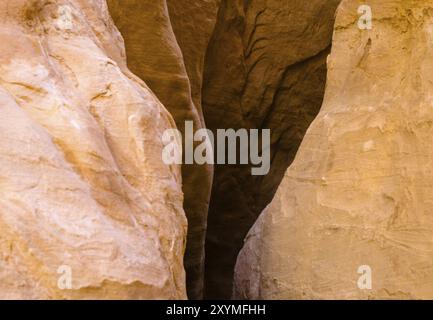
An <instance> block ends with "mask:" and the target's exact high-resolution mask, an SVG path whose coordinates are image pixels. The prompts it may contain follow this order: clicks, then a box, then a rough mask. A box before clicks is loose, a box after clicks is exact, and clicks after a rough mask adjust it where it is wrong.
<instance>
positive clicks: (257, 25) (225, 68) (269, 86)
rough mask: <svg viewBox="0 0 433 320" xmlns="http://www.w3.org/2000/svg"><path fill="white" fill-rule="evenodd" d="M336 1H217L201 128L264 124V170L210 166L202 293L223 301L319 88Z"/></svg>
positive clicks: (321, 91)
mask: <svg viewBox="0 0 433 320" xmlns="http://www.w3.org/2000/svg"><path fill="white" fill-rule="evenodd" d="M338 3H339V1H338V0H334V1H325V0H314V1H309V2H305V1H288V2H287V1H277V0H267V1H265V0H253V1H240V0H237V1H229V0H223V1H222V2H221V6H220V9H219V14H218V21H217V24H216V28H215V31H214V34H213V36H212V40H211V42H210V45H209V48H208V53H207V58H206V64H205V76H204V81H205V82H204V86H203V110H204V115H205V119H206V123H207V126H208V127H209V128H210V129H212V130H216V129H218V128H235V129H238V128H258V129H271V160H272V162H271V170H270V172H269V174H268V175H266V176H256V177H253V176H251V168H250V167H249V166H227V165H226V166H216V172H215V178H214V187H213V192H212V197H211V204H210V210H209V220H208V233H207V242H206V257H207V258H206V280H205V282H206V297H208V298H229V297H230V295H231V291H232V278H233V269H234V265H235V261H236V257H237V254H238V252H239V250H240V249H241V247H242V244H243V239H244V237H245V235H246V233H247V232H248V230H249V228H250V227H251V226H252V225H253V224H254V222H255V221H256V219H257V217H258V215H259V214H260V212H261V211H262V210H263V208H264V207H265V206H266V205H267V204H268V203H269V202H270V201H271V199H272V197H273V195H274V193H275V191H276V188H277V187H278V185H279V183H280V181H281V179H282V177H283V174H284V172H285V170H286V169H287V167H288V165H289V164H290V163H291V161H292V160H293V158H294V156H295V154H296V151H297V148H298V146H299V144H300V142H301V140H302V138H303V136H304V133H305V131H306V129H307V128H308V126H309V124H310V123H311V121H312V120H313V119H314V117H315V116H316V114H317V113H318V111H319V109H320V106H321V103H322V99H323V94H324V89H325V79H326V58H327V55H328V53H329V51H330V44H331V36H332V30H333V24H334V13H335V10H336V7H337V5H338Z"/></svg>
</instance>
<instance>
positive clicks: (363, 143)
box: [234, 0, 433, 299]
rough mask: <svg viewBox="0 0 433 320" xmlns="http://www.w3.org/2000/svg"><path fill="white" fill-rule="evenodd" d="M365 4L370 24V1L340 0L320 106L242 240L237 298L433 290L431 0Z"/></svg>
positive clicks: (415, 295) (420, 294)
mask: <svg viewBox="0 0 433 320" xmlns="http://www.w3.org/2000/svg"><path fill="white" fill-rule="evenodd" d="M367 2H368V5H370V6H371V8H372V13H373V25H372V29H371V30H360V29H359V28H358V19H359V15H358V13H357V10H358V8H359V6H360V5H363V4H365V2H364V1H358V0H344V1H343V2H342V4H341V6H340V7H339V10H338V16H337V21H336V26H335V34H334V39H333V47H332V54H331V56H330V59H329V64H328V67H329V76H328V84H327V90H326V97H325V101H324V104H323V107H322V109H321V112H320V114H319V116H318V117H317V118H316V120H315V121H314V123H313V124H312V126H311V127H310V129H309V130H308V132H307V134H306V137H305V139H304V140H303V142H302V145H301V147H300V150H299V153H298V155H297V156H296V159H295V161H294V162H293V164H292V165H291V167H290V168H289V170H288V171H287V172H286V174H285V176H284V179H283V182H282V184H281V185H280V187H279V189H278V192H277V195H276V196H275V198H274V200H273V201H272V204H271V205H270V206H269V207H268V208H267V210H265V212H263V214H262V216H261V217H260V219H259V220H258V222H257V223H256V225H255V226H254V228H253V229H252V230H251V231H250V233H249V235H248V237H247V240H246V244H245V247H244V249H243V250H242V253H241V254H240V256H239V259H238V263H237V268H236V280H235V290H234V296H235V297H236V298H249V299H258V298H260V299H262V298H263V299H312V298H314V299H336V298H339V299H341V298H343V299H367V298H368V299H371V298H385V299H398V298H404V299H406V298H411V299H421V298H428V299H432V298H433V281H432V279H433V277H432V271H433V242H432V239H433V234H432V230H433V219H432V215H431V212H432V210H433V207H432V203H433V201H432V191H433V190H432V188H433V174H432V170H431V165H432V163H431V159H432V148H431V143H430V142H431V140H432V136H433V127H432V117H433V113H432V90H433V88H432V86H431V83H432V79H431V78H432V75H433V73H432V69H433V64H432V61H433V60H432V56H433V49H432V46H431V40H432V36H433V33H432V30H433V17H432V9H431V8H432V5H433V1H430V0H427V1H410V0H409V1H407V0H371V1H367ZM360 266H368V267H370V268H371V272H372V289H371V290H360V289H359V287H358V285H357V281H358V280H359V277H360V274H358V272H357V271H358V268H359V267H360Z"/></svg>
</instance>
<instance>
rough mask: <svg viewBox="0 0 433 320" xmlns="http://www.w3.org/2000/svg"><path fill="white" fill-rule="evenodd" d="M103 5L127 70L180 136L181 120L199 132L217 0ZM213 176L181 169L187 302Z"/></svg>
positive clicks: (199, 259) (196, 168) (203, 169)
mask: <svg viewBox="0 0 433 320" xmlns="http://www.w3.org/2000/svg"><path fill="white" fill-rule="evenodd" d="M167 3H168V4H169V6H167ZM108 4H109V7H110V12H111V14H112V17H113V19H114V21H115V23H116V25H117V26H118V27H119V29H120V31H121V32H122V35H123V36H124V38H125V44H126V49H127V56H128V66H129V67H130V68H131V70H132V71H133V72H134V73H135V74H136V75H138V76H139V77H140V78H141V79H143V80H144V81H145V82H146V83H147V84H148V85H149V87H150V88H151V89H152V91H153V92H154V93H155V94H156V95H157V96H158V98H159V99H160V100H161V102H162V103H163V104H164V106H165V107H166V108H167V109H168V110H169V111H170V113H171V114H172V116H173V117H174V119H175V121H176V124H177V127H178V129H179V130H181V131H182V132H183V135H184V136H185V132H184V128H185V121H193V122H194V129H195V130H198V129H201V128H204V127H205V123H204V120H203V114H202V112H201V87H202V73H203V71H202V69H203V60H204V54H205V51H206V47H207V42H208V40H209V37H210V34H211V32H212V30H213V25H214V23H215V20H216V6H217V0H198V1H192V0H191V1H166V0H122V1H120V0H108ZM172 23H173V26H174V30H175V31H177V36H178V39H179V43H178V41H177V38H176V35H175V33H174V31H173V27H172ZM179 44H180V45H181V47H182V50H183V53H182V50H181V47H180V46H179ZM190 138H191V139H192V137H190ZM212 175H213V168H212V166H209V165H195V164H194V165H184V166H183V168H182V176H183V191H184V193H185V201H184V208H185V211H186V215H187V217H188V224H189V228H188V241H187V251H186V256H185V267H186V270H187V277H188V280H187V281H188V284H189V285H188V294H189V297H190V298H201V297H202V292H203V268H204V241H205V234H206V221H207V212H208V206H209V198H210V191H211V185H212Z"/></svg>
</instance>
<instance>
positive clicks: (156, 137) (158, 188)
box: [0, 0, 186, 299]
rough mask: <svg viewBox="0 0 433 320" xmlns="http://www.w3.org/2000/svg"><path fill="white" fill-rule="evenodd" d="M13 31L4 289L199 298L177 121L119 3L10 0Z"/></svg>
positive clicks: (5, 131) (4, 18)
mask: <svg viewBox="0 0 433 320" xmlns="http://www.w3.org/2000/svg"><path fill="white" fill-rule="evenodd" d="M0 39H1V42H2V43H3V44H4V45H3V46H2V50H1V52H0V110H1V117H0V230H1V232H0V252H1V253H0V298H3V299H12V298H14V299H23V298H24V299H41V298H53V299H65V298H66V299H67V298H79V299H86V298H104V299H111V298H116V299H124V298H131V299H138V298H140V299H164V298H165V299H183V298H186V290H185V274H184V269H183V253H184V249H185V248H184V243H185V238H186V235H185V233H186V219H185V216H184V211H183V208H182V201H183V196H182V192H181V190H180V185H181V176H180V168H179V167H176V166H171V167H170V166H167V165H165V164H163V163H162V161H161V156H160V155H161V152H162V142H161V136H162V132H163V130H165V129H167V128H172V127H174V126H175V124H174V122H173V120H172V118H171V116H170V115H169V114H168V112H167V111H166V110H165V108H164V107H163V105H162V104H161V103H160V102H159V100H158V99H157V98H156V97H155V96H154V95H153V93H152V92H151V91H150V90H149V89H148V87H147V86H146V85H145V84H144V83H143V82H142V81H141V80H140V79H139V78H137V77H136V76H134V75H133V74H132V73H131V72H129V71H128V69H127V68H126V62H125V53H124V48H123V42H122V38H121V36H120V34H119V33H118V31H117V29H116V28H115V27H114V25H113V23H112V21H111V18H110V16H109V13H108V10H107V6H106V2H105V1H103V0H68V1H66V0H65V1H63V0H56V1H45V0H32V1H30V0H14V1H1V2H0ZM6 44H7V45H6ZM58 272H60V273H61V274H59V273H58ZM63 272H67V273H68V274H70V275H71V280H72V281H71V284H72V288H71V289H68V288H66V290H63V289H65V287H64V284H62V283H59V280H61V276H62V273H63ZM66 275H67V274H66ZM66 285H67V286H68V283H67V282H66Z"/></svg>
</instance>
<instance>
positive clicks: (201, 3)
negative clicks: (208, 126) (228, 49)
mask: <svg viewBox="0 0 433 320" xmlns="http://www.w3.org/2000/svg"><path fill="white" fill-rule="evenodd" d="M219 3H220V0H167V5H168V10H169V13H170V21H171V25H172V27H173V31H174V33H175V35H176V39H177V42H178V44H179V46H180V48H181V50H182V54H183V59H184V62H185V67H186V71H187V74H188V77H189V80H190V83H191V94H192V99H193V101H194V105H195V107H196V108H197V109H198V110H199V115H200V116H201V117H203V112H202V106H201V105H202V94H201V93H202V86H203V71H204V59H205V54H206V50H207V47H208V44H209V40H210V37H211V36H212V33H213V30H214V27H215V23H216V18H217V13H218V7H219Z"/></svg>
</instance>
